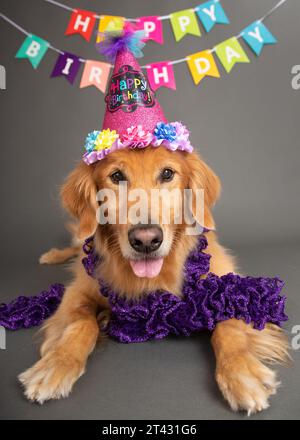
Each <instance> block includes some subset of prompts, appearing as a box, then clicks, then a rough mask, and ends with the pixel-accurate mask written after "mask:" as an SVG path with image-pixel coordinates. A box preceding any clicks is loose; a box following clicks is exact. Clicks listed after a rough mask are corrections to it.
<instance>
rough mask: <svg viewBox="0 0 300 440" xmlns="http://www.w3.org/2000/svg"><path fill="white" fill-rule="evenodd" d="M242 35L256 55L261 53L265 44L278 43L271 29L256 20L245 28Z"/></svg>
mask: <svg viewBox="0 0 300 440" xmlns="http://www.w3.org/2000/svg"><path fill="white" fill-rule="evenodd" d="M241 36H242V37H243V39H244V40H245V41H246V43H247V44H248V45H249V46H250V47H251V49H252V50H253V52H254V53H255V54H256V55H260V53H261V51H262V48H263V46H264V45H265V44H275V43H277V40H276V38H275V37H274V35H272V34H271V32H270V31H269V29H268V28H267V27H266V26H265V25H264V24H263V23H261V22H260V21H255V22H254V23H252V24H250V26H247V27H246V28H245V29H243V31H242V32H241Z"/></svg>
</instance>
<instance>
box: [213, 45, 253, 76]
mask: <svg viewBox="0 0 300 440" xmlns="http://www.w3.org/2000/svg"><path fill="white" fill-rule="evenodd" d="M215 50H216V54H217V55H218V58H219V60H220V61H221V63H222V64H223V66H224V69H225V70H226V72H227V73H229V72H230V71H231V70H232V68H233V66H234V65H235V64H236V63H250V60H249V58H248V56H247V54H246V52H245V51H244V49H243V48H242V46H241V45H240V43H239V42H238V39H237V38H236V37H232V38H229V39H228V40H226V41H223V43H220V44H218V45H217V46H216V47H215Z"/></svg>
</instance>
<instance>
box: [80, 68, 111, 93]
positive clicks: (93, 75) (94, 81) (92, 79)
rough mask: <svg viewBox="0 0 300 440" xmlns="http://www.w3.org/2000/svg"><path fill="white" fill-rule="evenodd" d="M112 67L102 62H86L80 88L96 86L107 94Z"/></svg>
mask: <svg viewBox="0 0 300 440" xmlns="http://www.w3.org/2000/svg"><path fill="white" fill-rule="evenodd" d="M109 71H110V66H109V64H107V63H101V62H100V61H92V60H87V61H86V62H85V66H84V70H83V74H82V78H81V82H80V88H81V89H82V88H83V87H88V86H95V87H97V89H99V90H101V92H103V93H104V92H105V89H106V84H107V80H108V75H109Z"/></svg>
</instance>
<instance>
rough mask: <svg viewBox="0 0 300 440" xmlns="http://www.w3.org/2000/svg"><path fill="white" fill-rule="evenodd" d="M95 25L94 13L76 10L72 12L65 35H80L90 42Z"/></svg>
mask: <svg viewBox="0 0 300 440" xmlns="http://www.w3.org/2000/svg"><path fill="white" fill-rule="evenodd" d="M95 23H96V17H95V13H94V12H90V11H83V10H81V9H75V11H74V12H72V15H71V19H70V21H69V24H68V27H67V30H66V32H65V35H73V34H80V35H81V36H82V37H83V38H85V39H86V41H90V39H91V36H92V32H93V29H94V26H95Z"/></svg>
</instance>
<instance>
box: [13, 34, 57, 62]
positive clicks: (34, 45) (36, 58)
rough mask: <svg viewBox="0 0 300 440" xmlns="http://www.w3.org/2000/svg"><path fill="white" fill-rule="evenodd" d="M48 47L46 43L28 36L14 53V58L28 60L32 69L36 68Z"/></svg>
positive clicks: (38, 38)
mask: <svg viewBox="0 0 300 440" xmlns="http://www.w3.org/2000/svg"><path fill="white" fill-rule="evenodd" d="M48 47H49V43H48V41H45V40H43V39H42V38H40V37H36V36H35V35H31V34H30V35H28V37H26V38H25V40H24V42H23V44H22V46H21V47H20V49H19V50H18V52H17V53H16V58H28V60H29V61H30V63H31V64H32V66H33V67H34V69H36V68H37V67H38V65H39V64H40V62H41V61H42V59H43V57H44V55H45V53H46V52H47V50H48Z"/></svg>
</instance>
